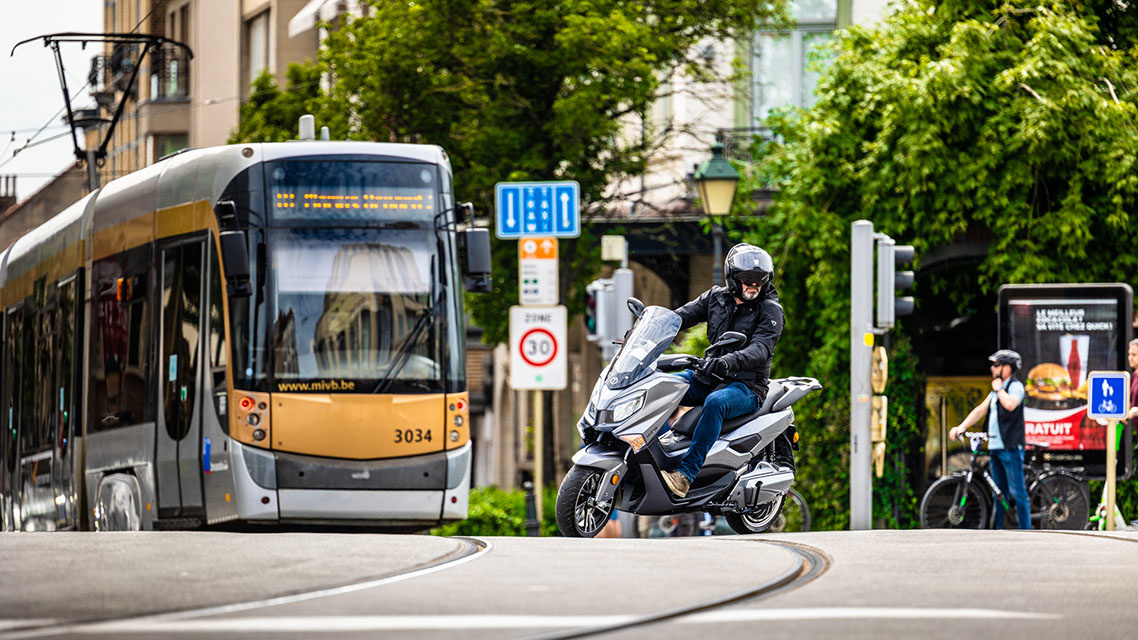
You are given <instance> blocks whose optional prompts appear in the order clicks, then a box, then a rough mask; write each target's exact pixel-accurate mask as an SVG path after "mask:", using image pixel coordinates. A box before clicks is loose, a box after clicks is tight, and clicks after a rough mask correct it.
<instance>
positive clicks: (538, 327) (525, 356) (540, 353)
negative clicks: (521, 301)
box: [510, 306, 568, 390]
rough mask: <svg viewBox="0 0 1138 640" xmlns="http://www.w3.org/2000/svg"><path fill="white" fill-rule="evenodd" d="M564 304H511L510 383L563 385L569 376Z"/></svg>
mask: <svg viewBox="0 0 1138 640" xmlns="http://www.w3.org/2000/svg"><path fill="white" fill-rule="evenodd" d="M567 320H568V314H567V313H566V311H565V307H563V306H556V307H519V306H513V307H510V386H511V387H513V388H514V389H554V390H556V389H564V388H565V386H566V383H567V380H568V375H567V373H566V370H567V368H568V367H567V362H568V358H566V354H565V351H566V349H565V347H566V334H567V331H566V324H567Z"/></svg>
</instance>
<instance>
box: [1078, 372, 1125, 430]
mask: <svg viewBox="0 0 1138 640" xmlns="http://www.w3.org/2000/svg"><path fill="white" fill-rule="evenodd" d="M1087 387H1088V388H1087V391H1088V396H1089V401H1088V402H1087V417H1088V418H1090V419H1092V420H1095V419H1099V418H1101V419H1105V420H1121V419H1123V418H1125V417H1126V412H1127V411H1129V410H1130V407H1129V406H1128V405H1129V403H1130V374H1129V373H1127V372H1125V371H1092V372H1091V373H1090V375H1088V376H1087Z"/></svg>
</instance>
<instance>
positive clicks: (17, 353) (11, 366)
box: [4, 307, 24, 472]
mask: <svg viewBox="0 0 1138 640" xmlns="http://www.w3.org/2000/svg"><path fill="white" fill-rule="evenodd" d="M23 316H24V314H23V309H22V308H21V307H16V308H14V309H10V310H9V311H8V317H7V320H6V322H5V327H4V328H5V330H6V333H5V335H4V342H5V346H4V351H5V352H7V358H6V360H5V362H4V409H5V415H4V441H5V442H6V443H7V444H8V447H7V448H6V449H5V456H4V464H5V465H6V467H7V469H8V471H9V472H13V471H15V470H16V459H17V458H18V455H17V447H16V443H17V437H18V436H19V427H18V425H19V420H20V414H19V411H20V380H21V376H20V371H21V370H22V367H23V362H22V360H23V356H24V350H23V344H22V342H23V335H24V330H23V320H24V317H23Z"/></svg>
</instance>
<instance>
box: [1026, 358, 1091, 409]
mask: <svg viewBox="0 0 1138 640" xmlns="http://www.w3.org/2000/svg"><path fill="white" fill-rule="evenodd" d="M1080 377H1081V378H1082V384H1081V385H1079V386H1075V385H1073V384H1072V383H1071V375H1070V371H1069V369H1068V368H1067V367H1064V366H1063V365H1061V364H1057V363H1054V362H1044V363H1042V364H1037V365H1035V366H1034V367H1032V368H1031V370H1030V371H1028V372H1027V382H1026V383H1025V385H1024V386H1025V389H1026V391H1027V400H1026V402H1025V405H1026V406H1028V407H1032V408H1035V409H1073V408H1075V407H1077V406H1080V405H1082V404H1085V403H1086V399H1087V382H1086V377H1085V376H1080Z"/></svg>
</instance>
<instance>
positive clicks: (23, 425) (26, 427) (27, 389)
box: [16, 307, 36, 452]
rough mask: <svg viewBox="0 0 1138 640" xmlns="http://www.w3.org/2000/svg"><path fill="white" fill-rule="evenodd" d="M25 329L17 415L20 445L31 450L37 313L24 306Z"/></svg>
mask: <svg viewBox="0 0 1138 640" xmlns="http://www.w3.org/2000/svg"><path fill="white" fill-rule="evenodd" d="M23 325H24V326H23V331H22V332H21V334H20V340H21V341H22V342H23V346H22V347H21V349H23V351H24V356H23V357H22V358H20V396H19V401H18V403H19V404H18V409H17V410H16V416H17V420H18V423H17V424H18V425H19V429H20V447H21V448H22V449H23V450H24V451H25V452H27V451H31V450H32V448H33V446H34V443H35V421H34V420H35V412H34V409H33V407H34V406H35V385H34V384H32V383H33V381H34V380H35V379H36V357H35V354H36V331H35V329H36V326H35V325H36V314H35V311H34V310H32V309H29V308H27V307H25V308H24V323H23Z"/></svg>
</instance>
